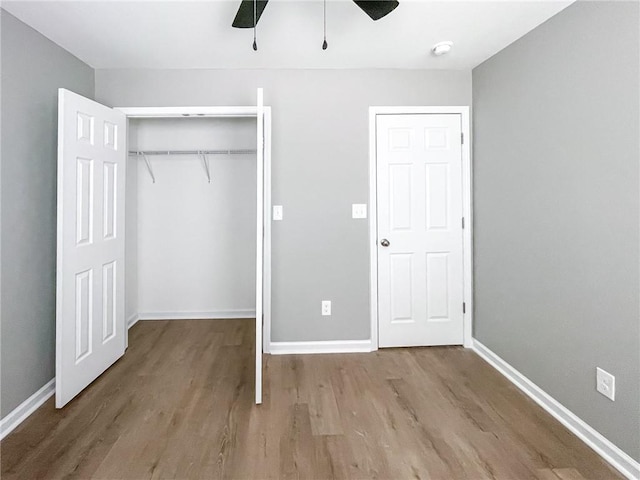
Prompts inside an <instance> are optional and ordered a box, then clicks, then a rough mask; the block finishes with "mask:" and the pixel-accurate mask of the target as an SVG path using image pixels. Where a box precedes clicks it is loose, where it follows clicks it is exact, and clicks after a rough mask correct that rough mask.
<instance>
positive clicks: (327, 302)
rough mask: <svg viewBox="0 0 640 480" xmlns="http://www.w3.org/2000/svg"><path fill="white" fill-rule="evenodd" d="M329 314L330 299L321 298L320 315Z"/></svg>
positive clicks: (325, 315)
mask: <svg viewBox="0 0 640 480" xmlns="http://www.w3.org/2000/svg"><path fill="white" fill-rule="evenodd" d="M329 315H331V300H322V316H323V317H327V316H329Z"/></svg>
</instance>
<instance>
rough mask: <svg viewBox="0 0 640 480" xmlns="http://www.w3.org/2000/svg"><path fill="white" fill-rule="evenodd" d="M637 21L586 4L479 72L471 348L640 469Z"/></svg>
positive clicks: (632, 13)
mask: <svg viewBox="0 0 640 480" xmlns="http://www.w3.org/2000/svg"><path fill="white" fill-rule="evenodd" d="M638 10H639V4H638V3H637V2H591V1H584V2H583V1H580V2H578V3H577V4H574V5H572V6H570V7H568V8H567V9H566V10H564V11H562V12H561V13H559V14H558V15H556V16H555V17H553V18H551V19H550V20H549V21H547V22H546V23H544V24H543V25H541V26H540V27H538V28H536V29H535V30H533V31H532V32H530V33H529V34H528V35H526V36H525V37H523V38H522V39H520V40H519V41H517V42H515V43H514V44H512V45H510V46H509V47H507V48H506V49H504V50H503V51H502V52H500V53H498V54H497V55H495V56H494V57H492V58H491V59H489V60H488V61H486V62H485V63H483V64H482V65H480V66H479V67H477V68H476V69H474V70H473V110H474V142H475V143H474V168H475V173H474V182H475V183H474V188H475V194H474V208H475V225H474V227H475V231H474V233H475V259H476V264H475V308H476V310H475V337H476V338H477V339H478V340H480V341H481V342H482V343H483V344H485V345H486V346H488V347H489V348H490V349H491V350H493V351H494V352H496V353H497V354H498V355H500V356H501V357H502V358H504V359H505V360H506V361H507V362H509V363H510V364H511V365H513V366H514V367H515V368H517V369H518V370H520V371H521V372H522V373H524V374H525V375H526V376H527V377H529V378H530V379H531V380H532V381H533V382H535V383H536V384H537V385H539V386H540V387H541V388H542V389H544V390H545V391H546V392H548V393H549V394H550V395H551V396H553V397H554V398H555V399H557V400H558V401H560V402H561V403H562V404H563V405H565V406H566V407H567V408H569V409H570V410H571V411H573V412H574V413H576V414H577V415H578V416H579V417H581V418H582V419H583V420H585V421H586V422H587V423H589V424H590V425H591V426H592V427H594V428H595V429H596V430H598V431H599V432H600V433H602V434H603V435H605V436H606V437H607V438H609V439H610V440H611V441H613V442H614V443H615V444H617V445H618V446H619V447H620V448H622V449H623V450H624V451H626V452H627V453H628V454H629V455H631V456H632V457H634V458H635V459H636V460H640V423H639V422H640V357H639V356H640V322H639V314H640V312H639V298H638V293H639V291H640V283H639V271H638V266H639V262H640V256H639V244H640V237H639V228H638V227H639V225H638V218H639V214H640V211H639V203H638V199H639V193H640V188H639V173H640V172H639V168H638V163H639V162H638V159H639V158H640V148H639V143H638V142H639V132H640V125H639V115H640V112H639V103H640V99H639V93H638V92H639V85H640V76H639V65H638V62H639V58H640V52H639V43H640V38H639V33H638V32H639V26H640V18H639V12H638ZM596 366H599V367H601V368H604V369H605V370H607V371H609V372H610V373H612V374H614V375H615V376H616V390H617V391H616V401H615V402H611V401H610V400H608V399H607V398H605V397H604V396H602V395H600V394H599V393H597V392H596V389H595V368H596Z"/></svg>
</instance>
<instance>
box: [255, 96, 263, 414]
mask: <svg viewBox="0 0 640 480" xmlns="http://www.w3.org/2000/svg"><path fill="white" fill-rule="evenodd" d="M257 93H258V100H257V116H256V117H257V118H256V120H257V121H256V123H257V145H256V152H257V154H256V160H257V162H256V163H257V166H256V169H257V171H256V202H257V205H256V403H258V404H259V403H262V327H263V313H262V310H263V303H262V301H263V296H262V291H263V280H264V277H263V272H264V264H263V262H264V143H265V142H264V100H263V91H262V88H259V89H258V92H257Z"/></svg>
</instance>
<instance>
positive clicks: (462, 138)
mask: <svg viewBox="0 0 640 480" xmlns="http://www.w3.org/2000/svg"><path fill="white" fill-rule="evenodd" d="M460 143H461V144H463V145H464V132H462V133H461V134H460Z"/></svg>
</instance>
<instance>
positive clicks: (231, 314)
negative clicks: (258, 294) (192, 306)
mask: <svg viewBox="0 0 640 480" xmlns="http://www.w3.org/2000/svg"><path fill="white" fill-rule="evenodd" d="M226 318H256V311H255V309H253V310H252V309H236V310H212V311H208V312H141V313H139V314H138V319H139V320H222V319H226Z"/></svg>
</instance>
